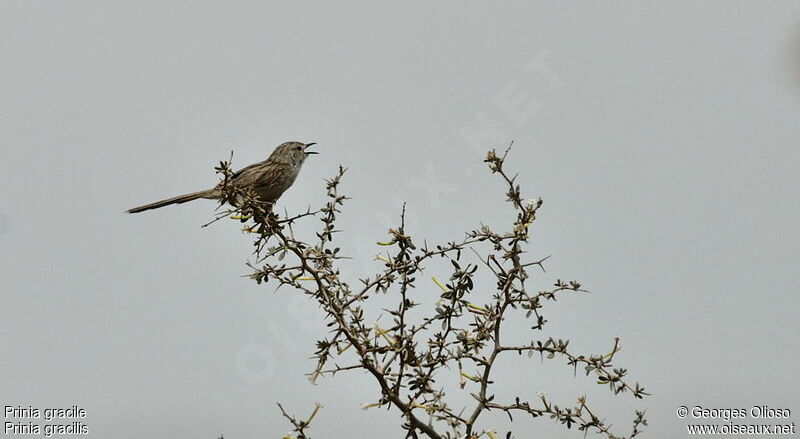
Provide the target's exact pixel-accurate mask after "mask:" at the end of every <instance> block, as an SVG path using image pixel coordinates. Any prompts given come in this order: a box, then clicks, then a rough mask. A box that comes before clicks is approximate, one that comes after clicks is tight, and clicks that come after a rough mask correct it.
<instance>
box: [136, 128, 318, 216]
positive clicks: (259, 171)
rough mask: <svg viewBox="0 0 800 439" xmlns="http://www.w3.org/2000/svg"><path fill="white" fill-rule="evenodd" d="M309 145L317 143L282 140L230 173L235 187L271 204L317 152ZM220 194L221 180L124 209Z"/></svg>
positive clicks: (155, 207) (152, 207)
mask: <svg viewBox="0 0 800 439" xmlns="http://www.w3.org/2000/svg"><path fill="white" fill-rule="evenodd" d="M312 145H316V143H314V142H312V143H302V142H284V143H282V144H280V145H278V147H277V148H275V150H274V151H272V154H270V156H269V157H268V158H267V159H266V160H264V161H261V162H258V163H253V164H252V165H250V166H247V167H244V168H242V169H240V170H238V171H236V172H234V173H233V175H232V176H231V181H232V183H233V184H234V186H236V187H238V188H241V189H252V190H253V192H255V194H256V196H257V197H258V199H259V200H261V201H264V202H267V203H270V204H274V203H275V201H277V200H278V198H280V197H281V195H283V193H284V192H285V191H286V189H289V187H291V186H292V184H293V183H294V181H295V179H296V178H297V175H298V174H299V173H300V168H302V167H303V162H305V161H306V159H307V158H308V156H310V155H312V154H318V153H317V152H316V151H309V150H308V147H310V146H312ZM221 196H222V187H221V184H220V185H217V186H216V187H214V188H211V189H207V190H204V191H198V192H192V193H189V194H184V195H178V196H177V197H172V198H167V199H166V200H161V201H156V202H155V203H150V204H145V205H143V206H138V207H132V208H130V209H128V210H127V211H126V212H127V213H138V212H144V211H146V210H152V209H159V208H162V207H164V206H169V205H172V204H183V203H186V202H189V201H194V200H198V199H200V198H205V199H209V200H218V199H219V198H220V197H221Z"/></svg>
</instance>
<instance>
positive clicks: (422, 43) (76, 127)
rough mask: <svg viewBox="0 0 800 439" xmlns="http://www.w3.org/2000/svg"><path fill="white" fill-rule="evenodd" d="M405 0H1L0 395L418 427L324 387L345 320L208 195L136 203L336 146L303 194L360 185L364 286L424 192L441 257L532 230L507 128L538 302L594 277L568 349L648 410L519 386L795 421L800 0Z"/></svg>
mask: <svg viewBox="0 0 800 439" xmlns="http://www.w3.org/2000/svg"><path fill="white" fill-rule="evenodd" d="M383 3H385V4H383V5H380V6H379V5H377V2H366V1H365V2H337V4H336V5H333V2H293V3H291V4H289V3H288V2H283V4H280V5H279V4H278V3H277V2H274V3H273V4H270V5H268V4H265V3H263V2H252V3H248V2H235V3H232V2H225V3H223V2H191V3H190V2H127V3H122V2H113V3H112V2H105V1H94V2H88V1H72V2H35V1H8V0H3V1H0V60H2V62H0V84H1V86H2V90H3V92H2V99H1V100H0V147H1V148H2V151H3V156H2V160H1V161H0V187H2V188H3V191H2V196H1V197H2V203H0V267H2V268H0V285H2V293H1V294H2V295H0V298H1V299H2V306H0V352H2V355H1V356H0V405H22V406H27V405H29V404H30V405H34V406H37V407H41V408H44V407H49V406H70V405H73V404H79V405H81V406H82V407H84V408H85V409H86V410H87V411H88V418H87V420H86V421H85V423H86V424H87V425H88V426H89V428H90V432H91V436H90V437H96V438H107V437H114V438H122V439H125V438H140V437H143V436H148V437H191V438H198V439H199V438H216V437H217V436H218V435H219V434H220V433H225V437H226V439H227V438H230V439H249V438H256V437H258V438H265V437H280V436H281V435H282V434H283V433H285V432H286V431H287V430H288V424H286V423H285V422H283V421H282V420H281V419H280V416H279V412H278V410H277V407H276V406H275V403H276V402H279V401H280V402H284V403H285V405H286V406H287V408H288V409H289V410H290V411H292V412H296V413H306V412H308V411H309V410H310V409H311V407H312V405H313V403H314V402H317V401H318V402H320V403H322V404H323V405H324V406H325V409H324V410H323V411H322V412H321V413H320V414H319V416H318V417H317V419H316V420H315V423H314V427H313V429H312V430H311V432H312V433H314V436H315V437H319V438H326V437H327V438H345V437H402V436H401V434H402V433H401V430H400V428H399V425H400V420H399V417H398V416H397V413H396V412H394V411H392V412H385V411H375V410H373V411H362V410H361V409H360V406H361V404H364V403H370V402H374V401H375V399H376V398H377V389H376V386H375V385H374V384H373V383H372V382H371V381H370V379H369V378H368V377H366V376H361V375H358V374H355V375H350V376H347V375H342V376H337V377H335V378H328V379H325V380H322V381H321V382H320V384H319V385H317V386H313V385H311V384H310V383H309V382H308V381H307V380H306V378H305V377H304V375H303V374H304V373H306V372H309V371H310V370H311V369H312V368H313V366H314V365H313V362H312V360H309V359H308V357H310V356H311V355H312V353H313V351H314V345H313V343H314V340H315V339H316V338H317V337H320V336H323V335H324V334H325V332H324V329H325V328H324V326H323V323H322V315H321V314H320V313H319V312H318V310H316V308H315V307H314V306H312V305H309V304H308V303H307V302H306V301H305V300H304V299H303V298H302V297H301V296H299V295H297V294H294V293H293V292H292V291H289V290H281V291H279V292H277V293H274V287H273V286H271V285H267V286H263V285H262V286H259V285H256V284H255V282H252V281H250V280H249V279H246V278H242V277H240V276H241V275H242V274H245V273H246V272H247V270H246V267H245V265H244V264H245V262H246V260H247V258H248V256H249V254H250V237H248V236H244V235H242V234H241V233H240V232H239V231H238V226H237V225H236V224H233V223H230V222H228V223H222V224H217V225H215V226H213V227H210V228H205V229H202V228H200V225H201V224H203V223H205V222H206V221H207V220H209V219H210V218H211V215H212V211H213V208H214V203H213V202H211V201H205V200H204V201H198V202H195V203H191V204H187V205H182V206H179V207H170V208H166V209H162V210H159V211H155V212H147V213H143V214H138V215H135V216H130V215H126V214H123V213H122V212H123V211H124V210H125V209H127V208H129V207H132V206H134V205H138V204H143V203H145V202H150V201H155V200H157V199H160V198H164V197H167V196H172V195H177V194H180V193H184V192H189V191H195V190H199V189H204V188H207V187H210V186H212V185H213V184H214V183H215V182H216V177H215V175H214V173H213V169H212V168H213V166H214V165H215V164H216V163H217V162H218V161H219V160H221V159H224V158H227V156H228V154H229V152H230V151H231V150H234V151H235V153H234V163H235V164H237V165H238V166H243V165H246V164H249V163H251V162H255V161H258V160H263V159H264V158H265V157H266V156H267V155H268V154H269V153H270V152H271V151H272V149H273V148H274V147H275V146H276V145H277V144H279V143H281V142H283V141H287V140H299V141H304V142H311V141H314V142H319V144H320V145H319V151H320V152H321V154H320V155H319V156H315V157H313V158H312V159H311V160H310V161H309V162H308V163H307V164H306V166H305V168H304V169H303V171H302V173H301V175H300V178H299V179H298V181H297V183H296V184H295V186H294V187H293V188H292V189H291V190H290V191H288V192H287V193H286V194H285V195H284V197H283V198H282V200H281V202H280V204H281V205H282V206H285V207H286V208H287V209H289V211H297V210H299V209H303V208H305V207H306V206H307V205H308V204H309V203H310V204H312V205H317V204H319V203H320V202H321V201H322V200H323V189H324V187H323V183H322V179H323V178H325V177H328V176H331V175H333V174H334V172H335V169H336V166H337V165H338V164H339V163H341V164H344V165H346V166H349V167H350V171H349V172H348V174H347V176H346V179H345V180H344V182H343V185H342V188H343V190H344V191H345V192H346V193H348V194H349V195H351V196H352V197H353V199H352V200H351V201H350V202H348V204H347V206H346V209H345V210H344V214H343V215H342V216H341V226H342V228H344V229H345V230H346V231H345V232H344V233H343V234H342V235H341V241H340V245H341V246H342V247H343V251H344V252H346V253H348V254H351V255H353V256H354V257H355V258H356V259H355V260H354V262H353V263H352V264H350V265H349V266H348V267H349V268H350V269H351V270H352V271H350V272H348V273H347V276H349V277H350V278H353V279H354V278H355V277H362V276H365V275H366V274H369V272H370V270H376V269H379V268H380V265H379V264H376V263H374V262H372V261H371V258H372V256H373V255H374V254H375V253H376V252H377V251H378V249H377V248H376V247H375V245H374V243H375V242H376V241H378V240H381V239H383V238H384V236H385V232H386V229H387V228H388V227H389V226H391V225H394V224H395V223H394V221H395V218H396V216H397V213H398V212H399V208H400V206H401V204H402V202H403V201H408V203H409V204H408V209H409V231H410V232H412V233H414V234H415V235H416V236H419V237H420V238H419V239H420V240H421V239H422V237H426V238H427V239H428V241H429V242H436V241H447V240H450V239H457V238H459V237H461V234H460V231H461V230H466V229H468V228H470V227H473V226H475V225H477V224H478V223H479V222H480V221H486V222H488V223H489V224H493V225H498V226H499V225H502V224H505V223H507V222H509V221H512V220H513V212H512V211H511V210H510V208H509V207H508V206H507V205H506V204H505V203H503V202H502V200H503V196H502V193H503V187H502V185H501V184H500V182H499V181H498V180H497V178H496V177H494V176H491V175H489V173H488V172H486V171H485V168H484V164H483V163H482V159H483V156H484V154H485V150H486V149H487V148H489V147H497V148H502V147H504V146H505V145H506V144H508V142H510V141H511V140H513V141H514V142H515V149H514V150H513V151H512V153H511V156H510V157H511V158H510V162H509V165H510V167H512V168H513V169H514V170H517V171H519V172H520V182H521V184H522V185H523V191H524V194H525V195H526V196H528V197H535V196H541V197H543V198H544V200H545V203H544V206H543V208H542V210H541V211H540V215H539V218H538V220H537V222H536V224H535V226H534V240H533V242H532V247H531V257H542V256H546V255H550V254H552V255H553V257H552V258H551V260H550V261H548V265H547V268H548V273H547V275H544V276H542V277H541V278H540V281H541V284H542V285H547V284H548V283H549V282H552V281H554V280H555V279H556V278H563V279H577V280H580V281H581V282H582V283H583V284H584V285H585V286H586V287H587V288H588V289H590V290H591V291H592V294H590V295H587V296H575V297H569V298H565V299H564V300H560V301H559V302H558V303H555V304H552V305H550V306H549V308H548V311H547V312H546V314H547V316H548V318H549V319H550V320H551V321H552V326H551V327H550V329H549V333H548V334H552V335H555V336H558V337H562V338H567V337H568V338H570V339H571V340H572V343H571V344H570V346H571V347H574V348H575V349H576V350H578V351H580V352H585V353H604V352H607V350H608V349H609V347H610V345H611V340H612V339H613V337H615V336H619V337H621V338H622V345H623V346H624V348H625V351H624V352H622V354H620V355H618V356H617V361H616V363H617V364H618V365H621V366H624V367H627V368H628V369H629V370H630V377H631V379H632V380H634V381H639V382H641V383H642V384H644V385H646V386H647V387H648V388H649V389H650V390H651V391H652V393H653V395H654V396H652V397H651V398H648V399H646V400H645V401H641V402H638V401H633V400H632V398H631V397H630V396H629V395H628V396H625V395H623V396H622V397H613V396H611V395H610V394H609V392H607V391H606V390H605V389H602V388H600V386H597V385H596V384H594V380H592V379H589V378H585V377H581V376H578V377H573V376H572V372H571V370H570V369H569V368H568V367H566V366H564V365H562V364H561V363H562V362H561V360H556V361H551V362H546V363H544V364H541V363H540V362H539V361H538V360H536V359H533V360H527V359H526V361H516V360H513V361H509V362H508V363H504V365H503V366H502V367H501V368H500V369H499V375H498V379H497V381H498V382H497V389H498V393H502V392H509V391H515V392H517V393H518V394H520V396H523V397H530V398H535V395H536V393H537V392H539V391H545V392H548V394H549V395H551V396H552V397H553V398H554V399H555V400H557V401H559V405H562V406H567V405H571V404H573V403H574V401H575V398H576V397H577V396H579V395H581V394H584V393H585V394H587V395H588V396H589V399H590V403H592V404H593V405H595V406H596V407H598V411H600V412H601V413H603V414H604V415H605V416H606V417H607V421H609V422H612V423H614V424H615V425H616V426H617V427H619V428H620V432H626V431H627V430H628V429H629V425H630V420H631V417H632V416H631V415H632V413H633V410H634V409H635V408H639V409H643V408H646V409H647V410H648V417H649V419H650V424H651V427H650V428H649V429H648V430H647V432H646V434H645V436H644V437H651V438H667V437H670V438H677V437H684V436H685V427H684V425H685V423H686V422H685V421H681V420H679V419H678V418H677V417H676V415H675V409H676V408H677V407H678V406H680V405H687V406H690V407H691V406H693V405H702V406H704V407H709V408H737V407H740V408H749V407H752V406H753V405H756V404H758V405H762V404H764V405H769V406H770V407H775V408H788V409H792V410H794V412H795V414H794V416H793V418H792V419H791V421H794V422H796V421H797V420H798V416H800V414H798V413H800V407H799V406H796V405H794V406H793V404H796V403H797V401H798V399H797V392H798V391H799V390H800V386H798V383H800V381H799V380H798V379H797V376H796V364H797V362H798V360H800V354H798V351H797V340H798V339H797V336H798V333H800V324H799V323H798V319H797V310H798V307H799V306H800V295H799V294H798V288H797V280H796V274H797V251H798V244H800V242H798V238H799V237H800V232H798V226H797V224H798V222H799V221H800V209H799V208H798V204H797V195H798V189H800V184H799V183H800V182H798V171H797V168H798V161H799V160H800V149H799V148H798V139H800V3H797V2H792V1H785V2H778V1H772V2H743V1H739V2H731V1H724V2H723V1H715V2H711V1H708V2H689V1H678V2H669V3H663V2H650V1H642V2H639V1H637V2H633V1H630V2H602V4H601V3H599V2H588V1H587V2H571V3H569V4H567V3H561V2H558V3H556V2H535V3H533V2H504V4H503V6H502V7H500V6H497V5H495V4H490V3H489V2H480V3H479V2H453V1H451V2H437V3H436V4H429V2H410V3H409V2H404V3H403V4H402V5H401V4H399V3H388V2H383ZM238 166H237V167H238ZM441 273H442V274H440V275H443V274H444V273H445V271H442V272H441ZM430 274H431V275H434V274H436V272H433V273H430ZM424 286H425V288H420V290H419V292H418V293H419V294H426V293H430V294H434V293H435V291H436V289H435V287H434V286H433V285H430V289H427V287H428V285H424ZM487 294H488V292H487ZM520 328H524V326H520ZM520 330H521V329H520ZM516 335H518V336H520V337H522V338H526V337H528V335H527V334H525V333H519V334H516ZM442 384H444V385H447V386H448V387H450V388H452V389H453V393H457V392H456V390H455V387H456V383H455V382H447V383H442ZM482 419H484V420H485V421H486V424H485V425H484V427H487V428H488V427H496V428H498V429H499V430H500V431H501V432H504V431H505V429H504V427H505V426H506V425H507V424H506V422H505V418H504V417H502V416H499V417H492V416H488V417H486V418H482ZM516 431H517V437H532V436H534V434H536V435H537V436H538V435H539V434H542V435H545V436H547V437H552V438H580V437H582V433H580V432H577V431H570V432H567V431H565V430H563V429H562V428H561V427H560V426H558V425H555V424H553V423H552V421H550V420H537V421H536V422H527V421H524V422H521V423H520V424H519V428H518V429H517V430H516ZM541 437H544V436H541Z"/></svg>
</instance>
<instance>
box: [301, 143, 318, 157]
mask: <svg viewBox="0 0 800 439" xmlns="http://www.w3.org/2000/svg"><path fill="white" fill-rule="evenodd" d="M311 145H316V143H315V142H311V143H306V148H308V147H309V146H311ZM303 152H305V153H306V155H310V154H319V153H318V152H317V151H305V150H303Z"/></svg>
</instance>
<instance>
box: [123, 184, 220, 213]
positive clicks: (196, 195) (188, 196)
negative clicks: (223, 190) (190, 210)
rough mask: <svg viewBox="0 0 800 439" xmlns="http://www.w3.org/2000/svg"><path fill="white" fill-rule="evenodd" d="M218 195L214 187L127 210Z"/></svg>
mask: <svg viewBox="0 0 800 439" xmlns="http://www.w3.org/2000/svg"><path fill="white" fill-rule="evenodd" d="M217 197H218V195H217V192H216V191H215V190H214V189H208V190H205V191H200V192H192V193H191V194H184V195H178V196H177V197H172V198H167V199H166V200H161V201H156V202H155V203H150V204H145V205H144V206H138V207H133V208H131V209H128V210H126V212H128V213H138V212H144V211H145V210H150V209H158V208H160V207H164V206H169V205H170V204H182V203H186V202H188V201H193V200H197V199H198V198H208V199H215V198H217Z"/></svg>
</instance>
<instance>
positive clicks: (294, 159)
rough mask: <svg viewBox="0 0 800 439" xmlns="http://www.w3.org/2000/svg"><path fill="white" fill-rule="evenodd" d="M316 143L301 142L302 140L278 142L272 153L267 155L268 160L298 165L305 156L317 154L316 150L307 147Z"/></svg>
mask: <svg viewBox="0 0 800 439" xmlns="http://www.w3.org/2000/svg"><path fill="white" fill-rule="evenodd" d="M312 145H316V143H314V142H312V143H302V142H285V143H282V144H280V145H279V146H278V147H277V148H275V151H273V152H272V155H270V156H269V159H268V160H270V161H275V162H281V163H286V164H291V165H292V166H300V165H302V164H303V162H304V161H305V159H306V158H308V156H310V155H311V154H318V153H317V152H316V151H309V150H308V147H310V146H312Z"/></svg>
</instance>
